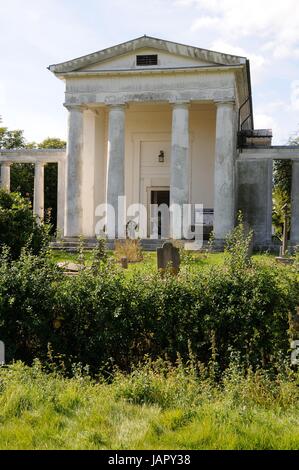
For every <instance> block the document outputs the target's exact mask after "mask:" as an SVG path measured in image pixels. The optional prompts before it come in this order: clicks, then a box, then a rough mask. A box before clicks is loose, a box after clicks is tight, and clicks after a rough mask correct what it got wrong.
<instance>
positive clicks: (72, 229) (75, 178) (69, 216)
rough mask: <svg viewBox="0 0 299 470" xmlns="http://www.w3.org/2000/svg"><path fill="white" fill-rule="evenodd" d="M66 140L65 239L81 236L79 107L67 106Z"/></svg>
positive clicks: (81, 171) (81, 115) (81, 125)
mask: <svg viewBox="0 0 299 470" xmlns="http://www.w3.org/2000/svg"><path fill="white" fill-rule="evenodd" d="M67 109H68V111H69V116H68V139H67V151H66V200H65V227H64V235H65V236H66V237H79V236H80V235H81V234H82V217H83V207H82V173H83V111H84V109H83V108H82V107H81V106H67Z"/></svg>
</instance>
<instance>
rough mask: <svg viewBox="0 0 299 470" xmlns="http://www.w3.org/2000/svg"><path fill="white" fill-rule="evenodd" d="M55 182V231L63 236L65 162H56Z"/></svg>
mask: <svg viewBox="0 0 299 470" xmlns="http://www.w3.org/2000/svg"><path fill="white" fill-rule="evenodd" d="M57 179H58V181H57V230H58V231H59V235H60V236H63V234H64V208H65V161H64V160H61V161H60V162H58V178H57Z"/></svg>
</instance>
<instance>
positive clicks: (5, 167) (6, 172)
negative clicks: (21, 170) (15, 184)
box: [1, 162, 11, 191]
mask: <svg viewBox="0 0 299 470" xmlns="http://www.w3.org/2000/svg"><path fill="white" fill-rule="evenodd" d="M10 165H11V163H10V162H2V163H1V188H2V189H5V190H6V191H10Z"/></svg>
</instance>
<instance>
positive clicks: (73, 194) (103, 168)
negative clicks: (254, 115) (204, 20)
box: [50, 36, 250, 240]
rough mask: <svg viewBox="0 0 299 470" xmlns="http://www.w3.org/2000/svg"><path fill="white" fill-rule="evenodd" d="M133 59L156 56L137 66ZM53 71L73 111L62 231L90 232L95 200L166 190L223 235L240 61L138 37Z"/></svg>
mask: <svg viewBox="0 0 299 470" xmlns="http://www.w3.org/2000/svg"><path fill="white" fill-rule="evenodd" d="M137 56H152V57H153V56H156V57H157V61H156V63H154V64H153V65H144V64H143V65H138V61H137ZM50 70H51V71H52V72H54V73H55V75H56V76H57V77H58V78H60V79H63V80H64V81H65V84H66V99H65V106H66V108H67V109H68V110H69V135H68V149H67V157H66V207H65V231H64V234H65V236H67V237H74V236H79V235H80V234H81V235H84V236H85V237H94V236H95V227H96V223H97V216H96V208H97V207H98V206H99V204H103V203H106V202H108V203H110V204H112V206H113V207H116V201H117V198H118V197H119V196H126V203H127V206H129V205H131V204H138V203H143V204H145V205H149V204H150V202H151V199H150V198H151V196H150V193H151V191H153V190H155V189H156V190H159V189H161V190H164V191H165V190H167V189H168V190H169V192H170V203H176V204H179V205H181V206H183V204H186V203H194V204H203V205H204V207H205V208H206V209H210V210H213V211H214V228H216V237H217V238H218V239H219V240H223V239H224V237H225V236H226V234H227V233H228V231H229V230H230V229H231V228H232V227H233V225H234V216H235V209H236V207H235V193H236V190H235V161H236V157H237V150H236V135H237V130H238V110H239V107H240V104H241V103H243V102H244V101H245V100H246V99H247V98H248V95H249V89H250V83H249V78H248V77H249V76H248V71H249V68H248V61H247V60H246V59H245V58H243V57H236V56H230V55H226V54H220V53H216V52H212V51H207V50H203V49H199V48H195V47H190V46H185V45H181V44H176V43H172V42H169V41H163V40H159V39H156V38H150V37H146V36H144V37H142V38H138V39H136V40H133V41H129V42H127V43H124V44H121V45H118V46H114V47H112V48H109V49H106V50H104V51H99V52H97V53H94V54H90V55H88V56H85V57H82V58H79V59H75V60H72V61H69V62H65V63H63V64H58V65H53V66H50ZM249 124H250V123H249ZM161 151H163V152H164V155H165V161H164V162H163V163H161V162H159V158H158V155H159V153H160V152H161ZM108 219H109V217H108ZM111 222H112V220H111ZM107 224H108V226H109V220H108V221H107ZM108 232H109V227H108ZM108 235H109V234H108ZM115 236H116V237H117V236H118V234H115Z"/></svg>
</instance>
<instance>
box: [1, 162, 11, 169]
mask: <svg viewBox="0 0 299 470" xmlns="http://www.w3.org/2000/svg"><path fill="white" fill-rule="evenodd" d="M12 164H13V162H11V161H9V162H0V166H4V167H6V168H7V167H10V166H11V165H12Z"/></svg>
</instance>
